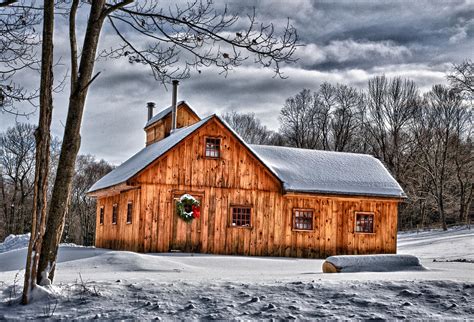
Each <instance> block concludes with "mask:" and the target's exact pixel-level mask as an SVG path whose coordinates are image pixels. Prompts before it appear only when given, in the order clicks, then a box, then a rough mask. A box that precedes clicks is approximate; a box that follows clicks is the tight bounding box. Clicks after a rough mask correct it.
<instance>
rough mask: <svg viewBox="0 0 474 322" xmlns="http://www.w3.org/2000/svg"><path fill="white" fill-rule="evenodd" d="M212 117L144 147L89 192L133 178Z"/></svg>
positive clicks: (177, 130)
mask: <svg viewBox="0 0 474 322" xmlns="http://www.w3.org/2000/svg"><path fill="white" fill-rule="evenodd" d="M211 118H212V115H211V116H209V117H206V118H205V119H203V120H201V121H199V122H197V123H194V124H193V125H190V126H188V127H182V128H179V129H176V130H175V131H174V132H173V134H171V135H170V136H168V137H166V138H164V139H162V140H160V141H157V142H155V143H153V144H150V145H148V146H146V147H144V148H143V149H141V150H140V151H139V152H138V153H137V154H135V155H134V156H132V157H131V158H130V159H128V160H127V161H125V162H124V163H122V164H121V165H119V166H118V167H117V168H115V169H114V170H112V171H111V172H109V173H108V174H106V175H105V176H103V177H102V178H101V179H100V180H99V181H97V182H96V183H94V185H93V186H92V187H91V188H90V189H89V191H88V193H90V192H93V191H97V190H101V189H105V188H109V187H112V186H115V185H118V184H120V183H123V182H125V181H127V180H128V179H130V178H132V177H133V176H135V175H136V174H138V173H139V172H140V171H141V170H143V169H144V168H146V167H147V166H148V165H149V164H151V163H152V162H153V161H155V160H156V159H158V158H159V157H161V156H162V155H163V154H165V153H166V152H168V151H169V150H170V149H171V148H173V147H174V146H176V145H177V144H178V143H179V142H181V141H182V140H183V139H185V138H186V137H187V136H188V135H190V134H191V133H193V132H194V131H195V130H197V129H198V128H200V127H201V126H203V125H204V124H205V123H206V122H207V121H209V120H210V119H211Z"/></svg>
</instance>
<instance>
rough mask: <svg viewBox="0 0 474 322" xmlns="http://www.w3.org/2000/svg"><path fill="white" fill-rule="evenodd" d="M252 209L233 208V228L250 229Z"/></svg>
mask: <svg viewBox="0 0 474 322" xmlns="http://www.w3.org/2000/svg"><path fill="white" fill-rule="evenodd" d="M250 216H251V208H250V207H232V226H240V227H250Z"/></svg>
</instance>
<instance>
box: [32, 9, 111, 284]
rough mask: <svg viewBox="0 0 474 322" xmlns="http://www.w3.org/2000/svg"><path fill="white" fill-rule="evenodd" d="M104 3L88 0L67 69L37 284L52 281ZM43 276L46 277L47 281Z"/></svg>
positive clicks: (102, 17)
mask: <svg viewBox="0 0 474 322" xmlns="http://www.w3.org/2000/svg"><path fill="white" fill-rule="evenodd" d="M104 6H105V0H97V1H93V2H91V10H90V15H89V20H88V23H87V30H86V34H85V37H84V45H83V49H82V54H81V62H80V65H79V70H78V73H77V74H76V73H75V71H72V73H71V75H74V74H76V75H78V76H77V80H74V79H71V85H73V86H72V87H71V95H70V97H69V107H68V115H67V121H66V127H65V131H64V137H63V142H62V146H61V154H60V157H59V163H58V170H57V172H56V179H55V182H54V187H53V192H52V196H51V206H50V210H49V214H48V223H47V227H46V233H45V238H44V241H43V251H42V252H41V257H40V261H39V266H38V272H37V275H36V277H37V280H38V282H39V283H41V284H42V283H49V282H52V281H53V279H54V272H55V268H56V257H57V252H58V246H59V243H60V241H61V235H62V233H63V229H64V221H65V218H66V214H67V211H68V209H69V202H70V195H71V188H72V179H73V176H74V171H75V162H76V157H77V153H78V152H79V147H80V145H81V136H80V128H81V123H82V115H83V112H84V105H85V99H86V96H87V91H88V87H89V85H90V84H91V82H92V81H93V80H94V78H95V77H94V78H92V72H93V69H94V63H95V56H96V52H97V46H98V42H99V36H100V31H101V29H102V24H103V21H104V16H103V12H104ZM70 23H73V24H74V17H70ZM71 29H73V28H71ZM70 37H74V38H75V35H74V34H70ZM71 45H72V47H74V48H72V49H73V50H75V41H71ZM71 59H72V60H73V61H74V60H75V59H76V57H75V56H74V55H72V57H71ZM72 66H74V64H72ZM96 76H97V75H96ZM47 279H49V281H48V280H47Z"/></svg>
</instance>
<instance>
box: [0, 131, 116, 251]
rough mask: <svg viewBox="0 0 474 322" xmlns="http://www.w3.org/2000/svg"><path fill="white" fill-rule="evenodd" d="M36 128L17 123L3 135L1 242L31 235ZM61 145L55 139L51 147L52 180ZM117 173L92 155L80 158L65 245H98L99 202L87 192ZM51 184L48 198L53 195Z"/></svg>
mask: <svg viewBox="0 0 474 322" xmlns="http://www.w3.org/2000/svg"><path fill="white" fill-rule="evenodd" d="M35 128H36V127H35V126H34V125H32V124H29V123H16V124H15V125H14V126H13V127H10V128H8V129H7V130H6V131H4V132H2V133H0V205H1V209H0V240H3V239H4V238H5V237H6V236H8V235H10V234H24V233H28V232H30V231H31V212H32V208H33V190H34V188H33V186H34V169H35V137H34V131H35ZM60 147H61V142H60V140H59V139H58V138H56V137H54V138H53V139H52V140H51V146H50V162H49V165H50V170H49V174H50V178H49V182H54V178H53V177H51V176H52V174H54V173H55V168H56V167H57V164H58V158H59V151H60ZM112 169H113V166H112V165H110V164H109V163H108V162H106V161H105V160H97V159H96V158H95V157H94V156H92V155H79V156H78V157H77V161H76V169H75V172H74V177H73V184H72V193H71V201H70V204H69V209H68V215H67V217H66V222H65V228H64V232H63V236H62V241H63V242H72V243H75V244H78V245H85V246H91V245H94V237H95V213H96V206H95V200H93V199H91V198H88V197H87V196H86V192H87V190H88V189H89V188H90V187H91V186H92V185H93V184H94V182H96V181H97V180H99V179H100V178H101V177H102V176H104V175H105V174H107V173H108V172H109V171H111V170H112ZM51 188H52V187H51V184H50V185H49V187H48V196H50V195H51Z"/></svg>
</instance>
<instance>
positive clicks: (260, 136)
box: [222, 111, 275, 144]
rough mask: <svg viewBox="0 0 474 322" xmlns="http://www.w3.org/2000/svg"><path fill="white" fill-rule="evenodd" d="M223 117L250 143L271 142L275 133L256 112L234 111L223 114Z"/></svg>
mask: <svg viewBox="0 0 474 322" xmlns="http://www.w3.org/2000/svg"><path fill="white" fill-rule="evenodd" d="M222 118H223V119H224V120H225V121H226V122H227V123H228V124H229V125H230V127H231V128H232V129H234V131H236V132H237V133H238V134H239V135H240V136H241V137H242V138H243V139H244V141H245V142H246V143H249V144H270V143H271V142H272V139H273V137H274V135H275V133H274V132H272V131H270V130H268V129H267V127H266V126H265V125H263V124H262V123H261V122H260V120H259V119H258V118H256V117H255V114H254V113H238V112H236V111H232V112H227V113H225V114H224V115H222Z"/></svg>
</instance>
